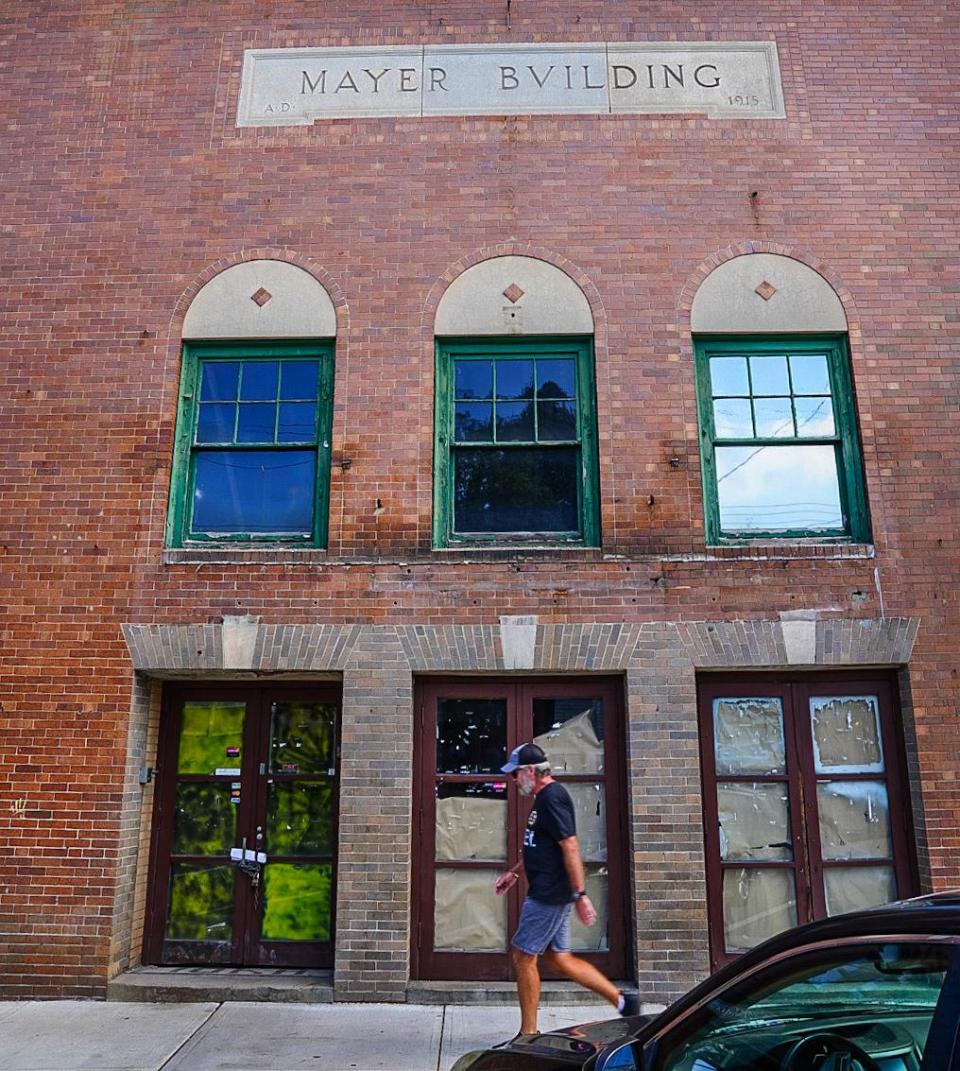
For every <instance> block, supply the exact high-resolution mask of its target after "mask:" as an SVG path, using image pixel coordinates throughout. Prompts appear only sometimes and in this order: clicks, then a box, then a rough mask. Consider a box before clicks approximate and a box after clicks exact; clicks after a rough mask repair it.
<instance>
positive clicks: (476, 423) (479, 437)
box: [454, 402, 493, 443]
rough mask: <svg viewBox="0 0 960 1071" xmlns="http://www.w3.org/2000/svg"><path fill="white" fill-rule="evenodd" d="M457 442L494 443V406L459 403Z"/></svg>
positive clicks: (487, 403)
mask: <svg viewBox="0 0 960 1071" xmlns="http://www.w3.org/2000/svg"><path fill="white" fill-rule="evenodd" d="M454 436H455V437H456V440H457V442H460V443H462V442H487V443H489V442H493V405H492V404H491V403H490V402H457V407H456V428H455V430H454Z"/></svg>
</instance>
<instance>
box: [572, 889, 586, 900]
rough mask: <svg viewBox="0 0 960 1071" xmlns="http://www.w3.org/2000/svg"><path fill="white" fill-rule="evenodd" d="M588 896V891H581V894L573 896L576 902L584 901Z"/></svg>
mask: <svg viewBox="0 0 960 1071" xmlns="http://www.w3.org/2000/svg"><path fill="white" fill-rule="evenodd" d="M586 895H587V890H586V889H581V890H580V891H579V892H575V893H574V894H573V898H574V900H582V899H583V898H584V897H585V896H586Z"/></svg>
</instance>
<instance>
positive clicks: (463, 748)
mask: <svg viewBox="0 0 960 1071" xmlns="http://www.w3.org/2000/svg"><path fill="white" fill-rule="evenodd" d="M506 756H507V704H506V701H505V700H503V699H441V700H439V701H438V703H437V773H460V774H472V773H499V772H500V767H501V766H502V765H503V764H504V763H505V762H506V761H507V759H506Z"/></svg>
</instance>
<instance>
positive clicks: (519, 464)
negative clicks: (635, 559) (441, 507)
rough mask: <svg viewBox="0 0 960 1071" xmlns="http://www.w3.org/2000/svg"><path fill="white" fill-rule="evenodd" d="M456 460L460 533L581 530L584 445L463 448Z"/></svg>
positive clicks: (456, 509)
mask: <svg viewBox="0 0 960 1071" xmlns="http://www.w3.org/2000/svg"><path fill="white" fill-rule="evenodd" d="M453 460H454V520H453V527H454V531H455V532H491V533H492V532H530V533H537V532H570V533H576V532H579V529H580V519H579V511H578V501H577V490H578V487H579V482H580V450H579V448H577V447H569V448H562V447H561V448H559V449H548V450H541V449H537V448H536V447H529V448H520V449H515V450H464V449H460V450H457V451H455V452H454V459H453Z"/></svg>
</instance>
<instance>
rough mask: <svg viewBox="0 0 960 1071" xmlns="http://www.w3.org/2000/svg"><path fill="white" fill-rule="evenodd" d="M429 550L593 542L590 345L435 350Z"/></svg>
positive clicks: (484, 344) (504, 343)
mask: <svg viewBox="0 0 960 1071" xmlns="http://www.w3.org/2000/svg"><path fill="white" fill-rule="evenodd" d="M435 456H436V472H435V486H434V498H435V501H434V544H435V545H436V546H441V547H442V546H448V545H450V544H452V543H462V542H475V543H482V542H491V543H493V542H501V543H509V544H515V543H523V542H528V543H529V542H533V543H551V544H564V543H569V544H579V545H581V546H583V545H585V546H596V545H597V544H598V542H599V523H598V517H597V456H596V420H595V412H594V377H593V351H592V345H591V342H590V340H589V339H573V340H570V339H567V340H562V339H558V340H543V339H540V340H536V341H532V340H522V341H520V340H517V341H508V340H501V339H498V340H496V341H463V342H460V341H445V342H441V343H439V344H438V347H437V392H436V455H435Z"/></svg>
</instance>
